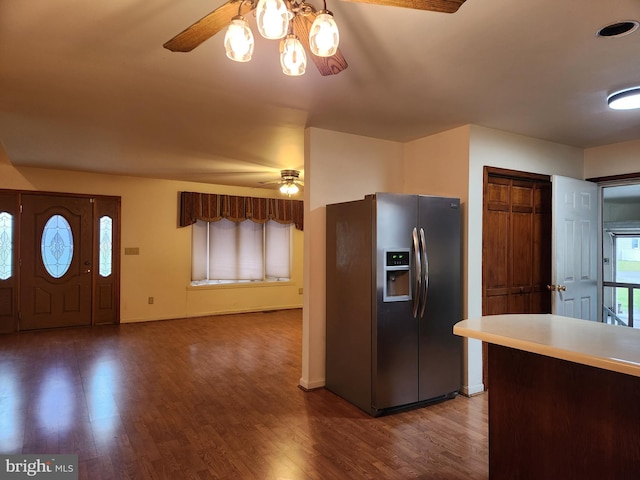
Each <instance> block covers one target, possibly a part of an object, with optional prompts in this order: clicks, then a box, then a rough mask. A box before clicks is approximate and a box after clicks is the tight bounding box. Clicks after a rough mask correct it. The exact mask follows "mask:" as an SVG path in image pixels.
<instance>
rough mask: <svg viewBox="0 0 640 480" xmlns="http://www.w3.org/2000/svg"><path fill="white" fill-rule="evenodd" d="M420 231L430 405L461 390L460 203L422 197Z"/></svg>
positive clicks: (423, 351)
mask: <svg viewBox="0 0 640 480" xmlns="http://www.w3.org/2000/svg"><path fill="white" fill-rule="evenodd" d="M419 206H420V207H419V215H420V228H422V230H423V231H424V250H425V251H426V263H427V264H428V267H427V270H428V282H427V292H426V302H425V309H424V315H423V316H422V318H421V319H420V321H419V326H420V327H419V357H420V360H419V379H420V381H419V397H420V401H424V400H429V399H433V398H437V397H440V396H442V395H447V394H450V393H452V392H456V391H458V390H459V388H460V380H461V364H462V340H461V338H460V337H458V336H455V335H454V334H453V325H454V324H455V323H456V322H458V321H460V320H461V319H462V288H461V270H460V268H461V266H460V256H461V250H460V221H461V217H460V201H459V200H458V199H455V198H443V197H428V196H420V197H419Z"/></svg>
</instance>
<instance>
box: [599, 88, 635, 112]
mask: <svg viewBox="0 0 640 480" xmlns="http://www.w3.org/2000/svg"><path fill="white" fill-rule="evenodd" d="M607 103H608V104H609V108H611V109H613V110H633V109H635V108H640V86H638V87H633V88H628V89H626V90H621V91H619V92H615V93H612V94H611V95H609V97H608V98H607Z"/></svg>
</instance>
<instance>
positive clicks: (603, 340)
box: [453, 315, 640, 480]
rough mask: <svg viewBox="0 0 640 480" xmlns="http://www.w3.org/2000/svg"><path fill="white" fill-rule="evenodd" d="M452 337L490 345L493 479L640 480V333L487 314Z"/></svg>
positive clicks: (545, 317)
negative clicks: (592, 479) (476, 340)
mask: <svg viewBox="0 0 640 480" xmlns="http://www.w3.org/2000/svg"><path fill="white" fill-rule="evenodd" d="M453 331H454V333H455V334H457V335H460V336H463V337H468V338H475V339H479V340H482V341H484V342H487V343H488V344H489V345H488V352H489V353H488V377H489V382H488V383H489V477H490V478H491V479H492V480H500V479H510V480H513V479H537V480H542V479H591V478H594V479H596V478H597V479H616V480H620V479H627V478H629V479H631V478H633V479H638V478H640V330H636V329H633V328H628V327H620V326H613V325H606V324H602V323H598V322H591V321H587V320H579V319H575V318H568V317H561V316H557V315H495V316H486V317H481V318H475V319H469V320H463V321H461V322H459V323H457V324H456V325H455V326H454V330H453Z"/></svg>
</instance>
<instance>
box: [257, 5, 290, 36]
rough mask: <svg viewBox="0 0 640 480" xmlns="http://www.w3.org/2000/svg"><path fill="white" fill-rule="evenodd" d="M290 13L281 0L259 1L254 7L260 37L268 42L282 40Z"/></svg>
mask: <svg viewBox="0 0 640 480" xmlns="http://www.w3.org/2000/svg"><path fill="white" fill-rule="evenodd" d="M292 18H293V14H292V12H290V11H289V9H288V8H287V4H286V3H285V2H284V1H283V0H259V1H258V5H257V6H256V22H257V24H258V31H259V32H260V35H262V36H263V37H264V38H268V39H269V40H278V39H280V38H284V36H285V35H286V34H287V29H288V27H289V21H290V20H291V19H292Z"/></svg>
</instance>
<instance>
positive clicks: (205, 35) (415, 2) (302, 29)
mask: <svg viewBox="0 0 640 480" xmlns="http://www.w3.org/2000/svg"><path fill="white" fill-rule="evenodd" d="M267 1H272V2H280V4H281V5H284V6H285V8H286V15H287V19H288V20H285V21H286V23H288V34H286V38H287V40H289V38H290V37H291V39H293V38H294V37H295V38H296V39H297V40H299V44H300V47H299V48H302V47H303V46H304V49H305V50H307V51H310V52H312V53H310V57H311V59H312V61H313V63H314V64H315V65H316V67H317V68H318V70H319V71H320V74H321V75H323V76H326V75H336V74H338V73H340V72H342V71H343V70H345V69H346V68H347V66H348V65H347V61H346V60H345V58H344V56H343V55H342V53H341V52H340V50H339V49H338V48H337V40H338V38H337V37H338V33H337V27H336V30H335V35H334V36H335V40H336V44H335V48H334V49H332V50H331V51H330V54H329V56H318V54H314V53H313V51H315V52H316V53H318V51H317V46H316V45H315V43H316V42H314V41H313V38H312V42H311V43H313V45H310V38H309V37H310V33H311V34H312V36H313V32H312V29H313V30H315V31H317V30H318V28H319V27H318V28H315V23H314V21H316V18H318V17H322V16H323V15H324V16H326V14H329V16H331V20H332V18H333V14H331V12H329V11H328V10H327V9H326V0H324V2H325V3H324V8H323V9H322V10H316V8H315V7H314V6H313V5H311V4H309V3H306V1H305V0H267ZM348 1H354V2H364V3H372V4H377V5H388V6H396V7H405V8H412V9H418V10H430V11H434V12H442V13H455V12H456V11H457V10H458V9H459V8H460V6H461V5H462V4H463V3H464V2H465V0H348ZM265 3H266V1H265V0H228V1H227V2H226V3H224V4H223V5H222V6H220V7H218V8H217V9H215V10H214V11H213V12H211V13H209V14H208V15H205V16H204V17H203V18H201V19H200V20H198V21H197V22H196V23H194V24H193V25H191V26H189V27H187V28H186V29H185V30H184V31H182V32H180V33H179V34H178V35H176V36H175V37H173V38H172V39H171V40H169V41H168V42H166V43H165V44H164V45H163V47H164V48H166V49H168V50H171V51H173V52H190V51H191V50H193V49H194V48H196V47H197V46H198V45H200V44H201V43H203V42H204V41H205V40H208V39H209V38H211V37H212V36H214V35H215V34H216V33H218V32H219V31H220V30H222V29H223V28H225V27H227V26H232V25H234V24H237V25H239V24H240V23H241V22H240V20H242V21H244V22H245V26H246V21H245V20H244V17H243V15H245V14H247V13H250V12H254V13H255V12H256V10H258V14H257V17H258V20H259V22H260V20H261V18H262V16H261V12H262V8H263V5H264V4H265ZM334 25H335V22H334ZM247 28H248V27H247ZM258 28H259V30H260V31H261V33H262V29H261V25H260V23H259V25H258ZM323 28H324V27H323ZM230 30H231V29H230ZM248 35H249V36H251V35H252V34H251V32H250V31H249V33H248ZM263 36H264V33H263ZM267 38H274V39H275V38H283V40H282V42H283V43H282V44H281V50H282V49H283V48H287V45H286V44H285V43H284V42H285V39H284V35H283V36H281V37H267ZM225 43H227V42H226V37H225ZM314 47H315V48H314ZM247 48H248V47H247ZM251 50H253V37H251ZM245 53H246V52H245ZM285 54H286V52H284V53H283V54H282V57H281V59H284V57H285ZM227 56H229V58H232V57H231V56H230V55H229V49H227ZM299 57H305V55H304V51H302V52H301V54H298V55H296V51H293V50H292V55H291V56H290V59H293V61H294V62H296V61H298V62H299ZM249 58H250V52H249ZM232 59H233V60H237V61H247V60H244V59H240V60H238V59H235V58H232ZM296 59H298V60H296ZM281 61H282V62H283V70H284V71H285V73H287V71H286V70H285V65H284V60H281ZM304 62H305V64H306V59H305V60H304ZM302 72H304V67H303V68H302ZM287 74H289V75H298V74H300V73H287Z"/></svg>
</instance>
